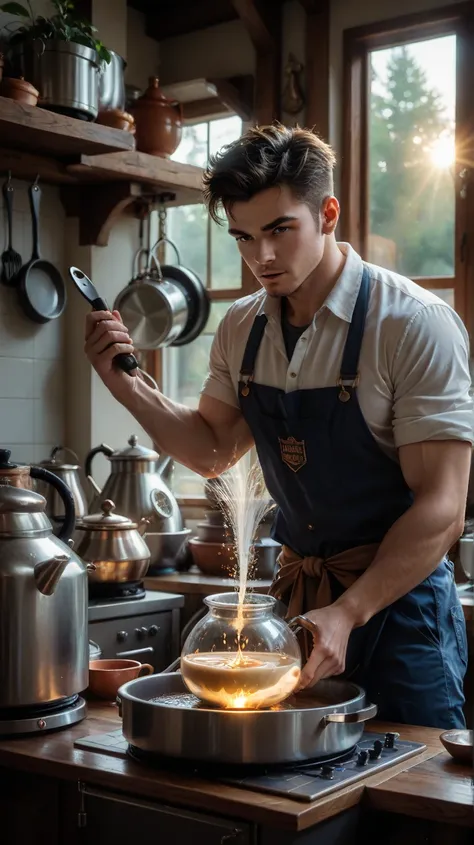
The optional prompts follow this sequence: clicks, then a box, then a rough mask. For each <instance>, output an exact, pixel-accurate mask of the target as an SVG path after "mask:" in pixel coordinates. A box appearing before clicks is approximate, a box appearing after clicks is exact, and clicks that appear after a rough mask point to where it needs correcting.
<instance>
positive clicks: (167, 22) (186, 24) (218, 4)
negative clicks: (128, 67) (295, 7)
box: [127, 0, 284, 41]
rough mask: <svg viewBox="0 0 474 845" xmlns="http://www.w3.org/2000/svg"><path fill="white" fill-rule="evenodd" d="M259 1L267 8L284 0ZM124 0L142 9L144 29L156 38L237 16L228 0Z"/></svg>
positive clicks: (168, 36) (229, 19)
mask: <svg viewBox="0 0 474 845" xmlns="http://www.w3.org/2000/svg"><path fill="white" fill-rule="evenodd" d="M257 2H258V0H257ZM260 2H261V3H262V5H267V8H268V7H269V8H271V6H275V5H279V4H280V3H282V2H284V0H260ZM127 3H128V5H129V6H132V8H134V9H137V10H138V11H139V12H143V14H144V15H145V18H146V33H147V35H149V36H150V37H151V38H156V39H157V41H163V40H164V39H165V38H172V37H173V36H175V35H185V34H186V33H189V32H196V31H198V30H200V29H206V28H207V27H209V26H216V25H217V24H220V23H227V22H228V21H233V20H237V18H238V14H237V12H236V11H235V8H234V5H233V3H232V0H127Z"/></svg>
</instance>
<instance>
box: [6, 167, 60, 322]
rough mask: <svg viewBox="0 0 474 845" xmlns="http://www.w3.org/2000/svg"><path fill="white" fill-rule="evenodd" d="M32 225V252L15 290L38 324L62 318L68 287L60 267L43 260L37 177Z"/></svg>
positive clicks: (31, 191) (32, 192) (31, 190)
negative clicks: (39, 226)
mask: <svg viewBox="0 0 474 845" xmlns="http://www.w3.org/2000/svg"><path fill="white" fill-rule="evenodd" d="M28 195H29V198H30V207H31V218H32V223H33V252H32V255H31V259H30V260H29V261H28V263H27V264H24V265H23V267H22V268H21V270H20V272H19V273H18V275H17V277H16V289H17V293H18V298H19V300H20V305H21V307H22V308H23V311H24V312H25V314H26V315H27V317H29V318H30V320H33V321H34V322H35V323H47V322H48V321H49V320H54V319H56V317H60V316H61V314H62V313H63V311H64V309H65V307H66V287H65V284H64V280H63V277H62V275H61V273H60V272H59V270H58V269H57V267H55V266H54V264H51V262H50V261H45V260H44V259H42V258H41V257H40V251H39V232H38V222H39V211H40V202H41V190H40V188H39V186H38V177H36V180H35V182H34V184H33V185H30V187H29V189H28Z"/></svg>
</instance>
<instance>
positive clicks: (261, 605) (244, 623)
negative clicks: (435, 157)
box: [181, 593, 301, 710]
mask: <svg viewBox="0 0 474 845" xmlns="http://www.w3.org/2000/svg"><path fill="white" fill-rule="evenodd" d="M204 601H205V603H206V604H207V605H208V607H209V612H208V613H207V615H206V616H205V617H204V618H203V619H201V620H200V621H199V622H198V623H197V624H196V625H195V627H194V628H193V629H192V631H191V633H190V634H189V636H188V638H187V640H186V642H185V643H184V646H183V650H182V652H181V674H182V677H183V680H184V682H185V684H186V686H187V688H188V689H189V691H190V692H192V693H193V694H194V695H196V696H197V697H198V698H200V699H201V700H202V701H205V702H206V703H207V704H211V705H214V706H218V707H225V708H228V709H233V710H257V709H260V708H266V707H272V706H274V705H276V704H279V702H281V701H283V700H284V699H285V698H287V697H288V696H289V695H291V693H292V692H293V691H294V689H295V687H296V685H297V683H298V680H299V676H300V671H301V652H300V648H299V645H298V640H297V639H296V636H295V634H294V633H293V631H291V629H290V628H289V627H288V625H287V624H286V622H284V621H283V619H281V618H280V617H278V616H277V615H276V614H275V609H276V601H275V599H274V598H273V596H266V595H258V594H251V595H246V596H245V599H244V602H243V604H240V605H239V603H238V595H237V593H223V594H221V595H215V596H208V597H207V598H206V599H204Z"/></svg>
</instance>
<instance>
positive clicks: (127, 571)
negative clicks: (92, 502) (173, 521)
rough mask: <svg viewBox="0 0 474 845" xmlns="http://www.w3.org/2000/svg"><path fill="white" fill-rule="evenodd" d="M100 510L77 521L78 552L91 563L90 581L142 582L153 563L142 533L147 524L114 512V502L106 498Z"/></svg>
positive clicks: (84, 559)
mask: <svg viewBox="0 0 474 845" xmlns="http://www.w3.org/2000/svg"><path fill="white" fill-rule="evenodd" d="M101 509H102V510H101V513H96V514H91V515H90V516H85V517H84V518H83V519H82V520H80V521H78V522H77V524H76V536H77V554H78V555H79V556H80V557H81V558H82V560H83V561H85V562H86V563H89V564H91V567H90V570H89V580H90V581H92V582H100V583H104V582H105V581H106V582H108V583H110V582H114V583H125V582H127V581H140V580H141V579H142V578H143V577H144V576H145V575H146V572H147V569H148V566H149V563H150V551H149V549H148V546H147V544H146V543H145V540H144V539H143V537H142V536H141V534H140V530H142V531H144V530H145V529H146V526H147V524H148V521H147V520H146V519H142V520H140V528H139V526H138V524H137V523H136V522H132V521H131V520H130V519H128V518H127V517H126V516H121V515H120V514H118V513H114V510H115V505H114V503H113V502H111V501H110V500H105V501H104V502H102V505H101Z"/></svg>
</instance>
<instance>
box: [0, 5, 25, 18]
mask: <svg viewBox="0 0 474 845" xmlns="http://www.w3.org/2000/svg"><path fill="white" fill-rule="evenodd" d="M0 12H6V13H7V14H8V15H18V17H20V18H29V17H30V13H29V11H28V9H25V7H24V6H22V5H21V3H2V5H1V6H0Z"/></svg>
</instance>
